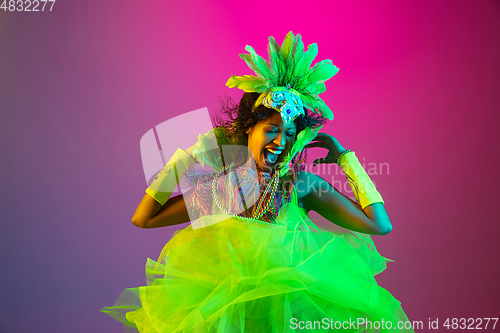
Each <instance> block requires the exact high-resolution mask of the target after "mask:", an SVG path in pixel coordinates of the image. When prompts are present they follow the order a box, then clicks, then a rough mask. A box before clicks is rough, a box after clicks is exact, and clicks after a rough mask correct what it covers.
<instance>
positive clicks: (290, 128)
mask: <svg viewBox="0 0 500 333" xmlns="http://www.w3.org/2000/svg"><path fill="white" fill-rule="evenodd" d="M266 124H268V125H273V126H276V127H279V125H276V124H273V123H266ZM285 130H286V131H288V130H297V128H295V127H289V128H285Z"/></svg>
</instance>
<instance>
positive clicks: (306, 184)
mask: <svg viewBox="0 0 500 333" xmlns="http://www.w3.org/2000/svg"><path fill="white" fill-rule="evenodd" d="M299 182H300V183H299ZM297 183H298V186H297V194H298V197H299V199H300V200H301V202H302V205H303V207H304V208H305V209H306V210H307V211H310V210H313V211H315V212H317V213H319V214H320V215H321V216H323V217H324V218H326V219H327V220H329V221H330V222H332V223H335V224H337V225H339V226H341V227H343V228H346V229H350V230H354V231H359V232H363V233H367V234H374V235H381V234H386V233H387V232H388V231H387V228H385V227H384V228H381V226H386V225H387V224H388V225H389V226H390V222H389V220H388V217H387V214H385V216H384V214H382V213H381V212H380V209H379V208H377V207H375V211H376V212H377V213H378V214H377V215H374V214H370V217H368V216H367V215H366V213H365V211H363V209H362V208H361V206H360V205H359V204H358V203H357V202H354V201H353V200H351V199H350V198H348V197H346V196H345V195H343V194H342V193H340V192H339V191H338V190H337V189H336V188H335V187H333V186H332V185H331V184H330V183H329V182H327V181H326V180H325V179H323V178H321V177H320V176H318V175H315V174H313V173H311V172H306V171H304V172H301V173H299V174H298V175H297ZM299 191H300V193H299ZM374 205H376V204H373V205H371V206H374ZM371 206H368V207H371ZM368 207H367V208H368ZM367 208H366V209H367ZM381 208H382V210H383V212H384V213H385V209H384V208H383V205H382V207H381ZM373 209H374V207H371V208H370V209H369V210H370V211H373ZM385 218H387V219H386V220H384V219H385ZM389 231H390V230H389Z"/></svg>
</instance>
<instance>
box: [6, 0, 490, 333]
mask: <svg viewBox="0 0 500 333" xmlns="http://www.w3.org/2000/svg"><path fill="white" fill-rule="evenodd" d="M302 3H303V2H299V1H276V2H264V1H252V2H234V1H233V2H231V1H226V2H222V1H220V2H201V1H200V2H198V3H196V2H192V1H182V2H181V1H168V2H165V1H142V2H139V1H125V0H121V1H117V0H109V1H96V0H92V1H89V0H86V1H58V2H56V3H55V5H54V7H53V11H52V12H39V13H33V12H32V13H24V12H22V13H18V12H0V126H1V129H0V145H1V152H2V158H1V160H0V170H1V176H0V177H1V178H0V182H1V183H0V184H1V191H2V192H1V200H0V211H1V220H2V222H1V223H0V235H1V242H0V256H1V267H2V269H1V273H0V285H1V289H0V290H1V294H0V298H1V302H0V332H73V333H77V332H122V331H123V328H122V325H121V324H120V323H118V322H116V321H114V320H113V319H111V318H110V317H108V316H106V315H104V314H102V313H100V312H99V309H100V308H101V307H102V306H106V305H107V306H110V305H112V304H113V303H114V302H115V300H116V297H117V296H118V295H119V293H120V292H121V291H122V290H123V289H124V288H127V287H135V286H139V285H144V284H145V283H146V279H145V275H144V265H145V263H146V258H148V257H149V258H152V259H156V258H157V257H158V255H159V253H160V251H161V249H162V247H163V245H164V243H165V242H166V241H167V240H168V239H169V237H170V236H171V235H172V234H173V232H174V231H175V230H177V229H179V228H180V226H172V227H168V228H162V229H150V230H143V229H139V228H137V227H135V226H133V225H132V223H131V221H130V220H131V217H132V214H133V212H134V211H135V208H136V207H137V204H138V203H139V201H140V199H141V198H142V196H143V195H144V190H145V187H146V183H145V180H144V173H143V170H142V165H141V159H140V151H139V140H140V138H141V137H142V135H143V134H144V133H145V132H147V131H148V130H149V129H150V128H152V127H154V126H155V125H157V124H159V123H161V122H163V121H165V120H167V119H169V118H172V117H174V116H176V115H180V114H183V113H185V112H189V111H192V110H196V109H199V108H201V107H205V106H207V107H208V108H209V110H210V112H212V113H214V112H215V110H216V108H217V107H218V105H219V104H218V101H217V98H218V97H222V96H224V94H227V95H230V96H233V97H234V98H238V97H240V96H241V92H240V91H232V90H230V89H228V88H227V87H225V82H226V80H227V78H228V77H229V76H230V75H231V74H236V75H243V74H251V72H250V71H249V69H248V67H247V66H246V65H245V63H244V62H243V61H242V60H241V59H240V58H239V57H238V54H239V53H243V52H245V51H244V47H245V45H246V44H249V45H252V46H254V47H255V49H256V51H257V52H258V53H259V54H262V55H264V54H265V50H266V48H265V47H266V45H267V37H268V36H269V35H273V36H274V37H275V38H276V39H277V40H278V42H280V43H281V42H282V40H283V38H284V37H285V35H286V33H287V32H288V31H290V30H292V31H293V32H294V33H300V34H301V35H302V36H303V40H304V43H305V44H306V45H307V44H311V43H318V47H319V54H318V57H317V60H322V59H326V58H329V59H332V61H333V63H334V64H335V65H337V66H338V67H339V68H340V71H339V73H338V74H337V75H336V76H335V77H334V78H333V79H331V80H330V81H328V82H327V92H326V93H324V94H323V95H322V97H323V99H324V100H325V101H326V102H327V103H328V105H329V106H330V107H331V108H332V110H333V112H334V114H335V120H334V121H333V122H331V123H329V124H328V125H327V126H326V127H325V128H324V131H325V132H328V133H330V134H332V135H334V136H336V137H337V138H338V139H339V141H340V142H341V143H342V144H343V145H344V146H345V147H347V148H351V149H353V150H355V151H356V153H357V156H358V157H359V158H360V160H362V159H363V158H364V159H365V160H364V161H365V162H367V163H368V162H373V163H389V165H390V174H389V175H387V174H383V175H374V176H373V177H372V179H373V180H374V181H375V182H376V184H377V186H378V188H379V190H380V191H381V193H382V195H383V197H384V199H385V202H386V205H385V206H386V209H387V211H388V213H389V216H390V218H391V221H392V222H393V226H394V230H393V232H392V233H391V234H389V235H388V236H383V237H379V236H376V237H374V240H375V244H376V245H377V247H378V249H379V251H380V252H381V253H382V254H383V255H385V256H386V257H389V258H392V259H394V260H396V263H392V264H389V267H388V269H387V270H386V271H385V272H383V273H382V274H381V275H379V276H378V277H377V280H378V281H379V283H380V285H381V286H383V287H385V288H387V289H388V290H389V291H390V292H391V293H392V294H393V295H394V296H395V297H396V298H397V299H398V300H400V301H401V302H402V305H403V309H404V310H405V311H406V313H407V315H408V316H409V318H410V320H422V321H424V323H425V324H426V325H427V322H428V319H429V318H431V319H433V320H434V319H436V318H439V320H440V321H441V322H442V321H444V320H445V319H446V318H448V317H458V318H460V317H466V318H477V317H500V287H499V281H500V265H499V259H498V253H499V250H500V246H499V241H498V236H499V231H500V219H499V218H498V209H497V208H496V207H497V205H498V202H499V200H500V196H499V194H498V193H499V190H498V189H499V186H500V181H499V179H500V177H499V176H498V163H499V162H500V157H499V154H498V153H499V149H498V145H499V143H500V142H499V141H500V135H499V129H500V127H499V118H500V117H499V115H498V112H499V110H500V94H499V88H500V61H499V58H500V2H499V1H498V0H489V1H488V0H483V1H470V0H455V1H445V0H432V1H430V0H429V1H427V0H425V1H342V2H341V1H323V2H321V1H307V4H308V5H307V6H306V5H303V4H302ZM233 90H234V89H233ZM323 154H324V151H321V149H318V148H316V149H315V150H314V152H312V153H311V154H310V159H309V162H312V160H313V158H312V157H319V156H322V155H323ZM311 320H314V318H313V319H311ZM498 327H500V324H499V325H497V329H498ZM425 331H427V330H425Z"/></svg>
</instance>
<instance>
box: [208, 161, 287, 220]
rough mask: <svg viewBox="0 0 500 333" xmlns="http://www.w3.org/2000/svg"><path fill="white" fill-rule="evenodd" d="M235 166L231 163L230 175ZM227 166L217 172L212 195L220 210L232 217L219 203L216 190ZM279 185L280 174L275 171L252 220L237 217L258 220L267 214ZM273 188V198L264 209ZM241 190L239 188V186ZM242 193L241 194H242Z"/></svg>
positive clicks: (270, 198) (271, 197)
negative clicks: (263, 205)
mask: <svg viewBox="0 0 500 333" xmlns="http://www.w3.org/2000/svg"><path fill="white" fill-rule="evenodd" d="M233 165H234V162H233V163H231V164H230V165H229V174H231V171H232V168H233ZM227 168H228V167H227V166H225V167H224V168H222V169H221V170H220V171H219V172H217V174H216V175H215V177H214V180H213V181H212V194H213V196H214V199H215V203H216V204H217V206H218V207H219V208H220V210H222V211H223V212H224V213H226V214H227V215H231V212H229V211H227V210H226V209H225V208H224V207H222V205H221V204H220V201H219V198H218V197H217V191H216V190H215V186H216V184H217V180H218V179H219V178H220V175H221V174H222V173H223V172H224V171H226V170H227ZM278 183H279V172H277V171H275V172H274V176H273V179H272V180H271V181H270V182H269V184H267V186H266V190H265V191H264V194H263V195H262V197H261V198H260V199H259V203H258V204H257V206H256V207H257V208H256V209H255V210H254V212H253V214H252V218H248V217H245V216H241V215H237V216H238V217H241V218H243V219H248V220H252V219H254V220H256V219H259V218H260V217H261V216H262V215H264V213H265V212H267V211H268V210H269V205H270V204H271V201H273V199H274V197H275V195H276V190H277V189H278ZM271 187H272V192H271V196H270V197H269V200H267V203H266V205H265V207H264V208H263V209H262V204H263V202H264V199H265V197H266V195H267V193H268V192H269V190H270V189H271ZM238 188H239V186H238ZM240 193H241V192H240Z"/></svg>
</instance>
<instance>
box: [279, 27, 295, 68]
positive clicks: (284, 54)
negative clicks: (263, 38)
mask: <svg viewBox="0 0 500 333" xmlns="http://www.w3.org/2000/svg"><path fill="white" fill-rule="evenodd" d="M294 41H295V37H294V36H293V32H291V31H290V32H289V33H287V34H286V37H285V39H284V40H283V44H281V49H280V55H281V59H283V60H284V61H286V60H287V59H288V55H289V54H290V49H291V47H292V44H293V42H294Z"/></svg>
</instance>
